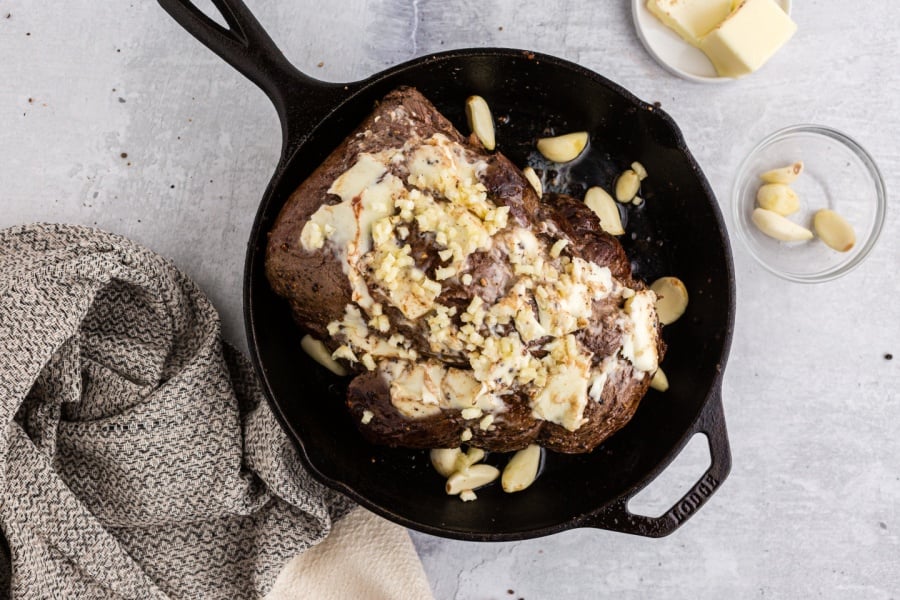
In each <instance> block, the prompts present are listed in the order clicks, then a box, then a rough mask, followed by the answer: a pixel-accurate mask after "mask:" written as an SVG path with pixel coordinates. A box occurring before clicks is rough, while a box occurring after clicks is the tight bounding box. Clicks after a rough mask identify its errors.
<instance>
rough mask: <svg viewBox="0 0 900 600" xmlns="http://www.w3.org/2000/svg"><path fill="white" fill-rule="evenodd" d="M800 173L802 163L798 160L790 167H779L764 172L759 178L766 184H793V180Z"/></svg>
mask: <svg viewBox="0 0 900 600" xmlns="http://www.w3.org/2000/svg"><path fill="white" fill-rule="evenodd" d="M802 172H803V161H802V160H798V161H797V162H795V163H794V164H792V165H788V166H786V167H779V168H777V169H772V170H771V171H766V172H765V173H763V174H761V175H760V176H759V178H760V179H762V180H763V181H765V182H766V183H793V182H794V180H795V179H797V177H799V176H800V173H802Z"/></svg>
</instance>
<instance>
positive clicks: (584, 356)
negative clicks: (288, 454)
mask: <svg viewBox="0 0 900 600" xmlns="http://www.w3.org/2000/svg"><path fill="white" fill-rule="evenodd" d="M395 117H396V118H397V119H400V118H402V115H399V114H398V115H395ZM392 118H394V117H392ZM486 168H487V165H486V163H485V162H484V161H482V160H478V159H473V158H472V157H471V156H470V154H469V153H468V151H467V150H466V149H465V148H463V146H461V145H460V144H458V143H456V142H453V141H451V140H450V139H449V138H447V137H446V136H444V135H442V134H439V133H438V134H434V135H432V136H431V137H429V138H427V139H419V138H415V137H413V138H412V139H410V140H409V141H407V142H406V144H405V145H404V146H403V147H402V148H392V149H387V150H384V151H382V152H378V153H372V154H361V155H360V156H359V158H358V160H357V162H356V163H355V164H354V165H353V166H352V167H350V169H348V170H347V171H346V172H345V173H343V174H342V175H341V176H340V177H338V178H337V179H336V180H335V182H334V183H333V185H332V186H331V188H330V189H329V192H330V193H333V194H336V195H338V196H340V198H341V202H340V203H339V204H334V205H329V206H322V207H321V208H320V209H319V210H318V211H316V213H314V214H313V215H312V216H311V217H310V220H309V221H308V222H307V224H306V225H305V226H304V228H303V231H302V233H301V240H300V241H301V245H302V247H303V248H305V249H307V250H309V251H321V250H322V249H323V248H324V249H329V248H330V249H331V251H333V252H334V253H335V255H336V257H337V258H338V259H339V260H340V261H341V264H342V267H343V269H344V273H345V274H346V275H347V278H348V280H349V282H350V286H351V289H352V291H353V300H354V302H353V303H351V304H348V305H347V306H346V307H345V314H344V317H343V318H342V319H340V320H337V321H334V322H332V323H329V325H328V332H329V334H330V335H331V336H332V337H333V338H334V339H336V340H337V341H338V342H340V343H341V346H340V347H339V348H338V349H337V351H335V353H334V354H333V356H334V357H335V358H343V359H345V360H348V361H350V362H354V363H357V362H358V363H361V364H362V365H363V366H364V367H365V368H366V369H368V370H370V371H371V370H377V371H378V372H379V373H380V374H381V375H382V376H383V377H385V379H386V381H387V383H388V386H389V388H390V393H391V402H392V403H393V405H394V406H395V407H396V408H397V410H398V411H400V412H401V413H402V414H404V415H406V416H408V417H410V418H421V417H428V416H433V415H436V414H439V413H440V411H442V410H446V409H452V410H460V411H461V412H462V416H463V418H465V419H471V420H474V419H479V421H478V425H479V426H480V428H481V429H482V430H486V429H488V428H490V427H492V426H493V424H494V423H495V420H496V419H497V418H500V414H501V413H502V412H503V410H504V409H505V404H504V397H505V396H507V395H508V394H509V393H511V392H515V391H520V390H521V391H525V392H526V394H527V396H528V397H529V398H531V401H530V402H531V409H532V414H533V415H534V416H535V417H536V418H539V419H544V420H547V421H550V422H553V423H557V424H559V425H561V426H563V427H565V428H566V429H569V430H571V431H575V430H577V429H578V428H579V427H580V426H581V425H582V424H583V422H584V420H585V419H584V409H585V407H586V405H587V402H588V401H600V399H601V395H602V392H603V388H604V386H605V384H606V382H607V381H608V380H609V379H610V377H611V375H612V373H613V372H614V371H615V370H616V369H618V368H621V367H622V366H623V365H624V364H626V362H630V363H631V365H632V366H633V367H634V368H635V369H636V370H638V371H640V372H653V371H655V370H656V367H657V362H658V360H657V357H656V353H655V352H656V345H655V344H656V338H655V336H656V322H655V314H654V312H653V309H652V302H650V304H649V305H648V304H647V301H646V300H647V299H646V298H645V297H644V295H646V294H647V292H638V293H637V294H635V292H634V290H631V289H629V288H627V287H624V286H623V285H622V284H621V283H620V282H619V281H617V280H616V279H614V278H613V277H612V274H611V273H610V270H609V268H607V267H603V266H600V265H597V264H595V263H592V262H589V261H586V260H583V259H581V258H578V257H571V256H569V255H566V254H564V253H563V251H564V250H565V248H566V247H567V246H568V244H569V243H570V240H569V239H568V238H567V237H566V236H564V235H563V234H562V233H561V232H558V231H555V228H553V226H552V224H549V225H548V227H550V228H551V229H554V231H551V232H550V233H552V234H553V236H552V243H549V242H546V241H544V239H543V238H538V237H537V236H536V235H535V233H534V232H532V231H529V230H527V229H523V228H520V227H516V226H514V225H513V224H512V223H511V222H510V220H509V207H508V206H502V205H497V204H495V203H494V202H493V201H492V200H491V199H490V198H489V197H488V193H487V189H486V187H485V185H484V184H483V183H482V181H481V178H482V177H483V175H484V172H485V171H486ZM413 231H417V232H418V234H419V235H426V236H429V237H430V239H432V240H433V244H432V246H433V250H432V251H433V252H434V253H435V256H436V257H437V258H439V259H440V261H441V262H440V264H438V265H437V266H435V267H433V270H432V271H430V272H426V271H425V270H423V269H424V267H422V266H420V263H418V262H417V260H416V257H414V256H413V249H412V248H413V242H412V240H411V235H412V232H413ZM476 252H493V253H499V254H500V255H501V256H503V257H505V259H506V260H507V261H508V262H509V264H510V265H511V266H512V272H513V273H514V275H515V277H514V279H513V281H512V282H511V283H512V285H511V286H510V287H509V289H507V290H505V291H504V295H503V296H501V297H499V298H496V299H493V301H491V302H488V301H486V300H485V298H483V297H481V296H479V295H477V294H475V295H473V296H472V297H471V300H470V301H469V304H468V306H466V307H465V308H463V309H460V310H459V311H458V309H457V308H456V307H455V306H450V305H447V304H444V303H442V302H441V294H442V293H443V291H444V286H447V285H456V284H460V283H461V284H462V285H464V286H471V285H472V284H473V283H476V282H475V281H474V277H473V275H472V273H470V272H469V271H470V270H471V269H472V265H471V264H470V257H471V256H472V255H473V254H474V253H476ZM478 283H481V285H484V284H485V283H484V282H483V281H480V282H478ZM651 294H652V292H651ZM626 298H631V299H630V300H629V302H628V303H627V304H626V305H625V307H623V308H622V309H620V310H619V313H620V314H619V315H618V320H617V321H616V322H617V327H619V328H620V330H621V331H622V333H623V340H624V345H623V348H622V349H621V352H620V353H619V354H618V355H617V356H613V357H606V358H605V359H604V360H603V361H601V362H600V364H599V365H597V366H594V365H593V363H594V361H593V356H592V354H591V352H590V351H589V350H588V349H587V348H586V347H584V346H583V345H582V344H581V342H580V341H578V338H577V337H576V335H575V334H576V333H577V332H578V331H579V330H580V329H582V328H584V327H587V326H588V325H591V320H592V318H593V303H594V302H595V301H598V300H602V301H607V302H615V303H616V304H618V305H620V306H621V305H623V304H625V299H626ZM387 305H390V306H391V307H392V308H393V309H396V310H395V312H394V313H393V314H395V315H396V312H397V311H399V317H398V318H399V319H400V321H399V322H397V323H394V324H392V322H391V319H389V318H388V315H387V314H386V310H385V307H386V306H387ZM392 325H402V327H400V328H399V329H395V328H394V327H393V326H392ZM404 330H414V331H417V332H420V333H421V335H422V337H423V338H424V342H425V346H424V347H419V346H417V345H416V343H414V342H413V340H411V339H409V338H408V337H406V336H405V335H403V334H402V333H400V332H401V331H404ZM535 350H540V352H535ZM420 352H426V353H428V354H429V355H430V356H432V357H434V358H423V357H422V356H421V355H420ZM439 358H443V359H447V358H451V359H452V361H451V362H453V363H465V364H466V365H467V366H468V368H465V369H462V368H457V367H449V366H447V364H445V363H444V362H443V361H442V360H439ZM471 436H472V432H471V430H470V429H467V430H466V431H465V432H464V434H463V437H462V438H461V439H462V440H463V441H466V439H467V438H470V437H471Z"/></svg>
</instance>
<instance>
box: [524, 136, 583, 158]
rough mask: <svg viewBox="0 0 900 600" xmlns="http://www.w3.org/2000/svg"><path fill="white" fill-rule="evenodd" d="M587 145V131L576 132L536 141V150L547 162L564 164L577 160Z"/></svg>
mask: <svg viewBox="0 0 900 600" xmlns="http://www.w3.org/2000/svg"><path fill="white" fill-rule="evenodd" d="M587 143H588V134H587V131H577V132H575V133H567V134H565V135H558V136H556V137H549V138H541V139H539V140H538V141H537V149H538V152H540V153H541V154H542V155H543V156H544V158H546V159H547V160H552V161H553V162H557V163H566V162H569V161H572V160H575V159H576V158H578V155H579V154H581V152H582V151H583V150H584V148H585V146H587Z"/></svg>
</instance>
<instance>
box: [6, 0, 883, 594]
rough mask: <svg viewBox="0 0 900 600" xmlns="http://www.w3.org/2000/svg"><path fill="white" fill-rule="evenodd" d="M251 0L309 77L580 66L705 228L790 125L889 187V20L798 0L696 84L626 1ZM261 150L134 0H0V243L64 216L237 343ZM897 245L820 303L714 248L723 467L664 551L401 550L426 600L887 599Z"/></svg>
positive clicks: (152, 6)
mask: <svg viewBox="0 0 900 600" xmlns="http://www.w3.org/2000/svg"><path fill="white" fill-rule="evenodd" d="M247 3H248V5H249V6H250V7H251V8H252V9H253V11H254V12H255V13H256V14H257V15H258V17H259V19H260V20H261V21H262V23H263V24H264V25H265V26H266V27H267V28H268V30H269V31H270V32H271V34H272V36H273V37H274V39H275V40H276V41H277V42H278V43H279V44H280V46H281V47H282V48H283V49H284V51H285V53H286V54H287V56H288V57H289V58H290V59H291V60H293V61H294V62H295V63H296V64H297V66H298V67H300V68H301V69H303V70H305V71H307V72H308V73H311V74H312V75H314V76H316V77H319V78H323V79H326V80H330V81H349V80H355V79H358V78H362V77H365V76H367V75H369V74H372V73H374V72H376V71H379V70H381V69H383V68H385V67H387V66H390V65H392V64H395V63H397V62H399V61H403V60H406V59H409V58H412V57H415V56H419V55H422V54H426V53H429V52H433V51H438V50H444V49H449V48H454V47H465V46H492V45H496V46H508V47H521V48H531V49H534V50H539V51H543V52H547V53H550V54H555V55H558V56H562V57H564V58H567V59H570V60H573V61H576V62H578V63H580V64H582V65H584V66H586V67H588V68H591V69H594V70H596V71H598V72H599V73H602V74H604V75H606V76H608V77H610V78H611V79H613V80H615V81H617V82H618V83H620V84H622V85H624V86H625V87H626V88H628V89H630V90H631V91H632V92H634V93H635V94H636V95H637V96H639V97H641V98H642V99H644V100H647V101H651V102H652V101H659V102H661V103H662V106H663V108H664V109H665V110H666V111H667V112H669V114H671V115H672V116H673V117H674V118H675V120H676V121H677V122H678V123H679V125H680V126H681V129H682V131H683V133H684V135H685V137H686V139H687V142H688V144H689V147H690V148H691V149H692V151H693V153H694V155H695V156H696V158H697V160H698V161H699V163H700V165H701V166H702V168H703V169H704V171H705V173H706V175H707V177H708V178H709V180H710V182H711V184H712V187H713V189H714V190H715V191H716V193H717V195H718V197H719V201H720V204H721V206H722V209H723V211H724V212H725V213H726V215H729V214H730V199H729V193H730V188H731V184H732V181H733V178H734V176H735V172H736V169H737V166H738V164H739V162H740V160H741V159H742V158H743V156H744V155H745V154H746V153H747V152H748V151H749V150H750V148H751V147H752V146H753V145H754V144H755V143H756V142H757V141H758V140H759V139H761V138H762V137H764V136H765V135H767V134H768V133H770V132H772V131H774V130H775V129H779V128H781V127H784V126H786V125H790V124H794V123H800V122H815V123H821V124H826V125H830V126H833V127H835V128H838V129H840V130H843V131H845V132H847V133H849V134H850V135H852V136H853V137H855V138H856V139H857V140H858V141H860V142H861V143H862V144H863V145H864V146H865V147H866V148H868V149H869V151H870V152H871V153H872V154H873V155H874V157H875V160H876V161H877V162H878V164H879V166H880V167H881V169H882V171H883V173H884V175H885V179H886V183H887V190H888V194H889V197H890V196H891V195H893V194H895V193H897V190H898V189H900V141H898V139H900V34H898V32H897V29H896V24H897V21H898V18H900V6H898V5H896V4H895V3H892V2H875V1H874V0H864V1H860V2H852V3H850V2H839V1H826V0H819V1H816V0H797V1H795V2H794V9H793V16H794V18H795V20H796V21H797V22H798V24H799V26H800V29H799V32H798V33H797V35H796V36H795V37H794V39H793V40H792V41H791V42H790V44H789V45H788V46H787V47H786V48H785V49H784V50H783V51H782V52H781V53H780V54H778V55H777V56H776V57H775V59H773V60H772V61H771V63H770V64H769V65H767V66H766V67H765V68H764V70H762V71H761V72H759V73H757V74H756V75H754V76H752V77H749V78H747V79H745V80H741V81H738V82H735V83H730V84H727V85H713V86H711V85H702V84H696V83H690V82H686V81H682V80H679V79H677V78H675V77H673V76H671V75H669V74H668V73H667V72H665V71H663V69H662V68H661V67H659V66H658V65H657V64H656V63H655V62H654V61H653V60H652V59H651V58H650V56H649V55H648V54H647V53H646V52H645V51H644V49H643V47H642V46H641V45H640V43H639V41H638V39H637V37H636V35H635V32H634V29H633V25H632V20H631V13H630V2H627V1H625V0H617V1H615V2H613V1H603V0H516V1H513V0H501V1H488V0H479V1H475V0H443V1H441V0H418V1H416V0H330V1H329V2H327V3H319V2H315V1H313V0H302V1H301V0H248V2H247ZM321 6H327V9H323V8H322V7H321ZM7 15H9V16H8V17H7ZM320 63H322V64H321V65H320ZM279 143H280V133H279V128H278V124H277V121H276V117H275V112H274V110H273V109H272V108H271V106H270V105H269V104H268V102H267V100H266V99H265V97H264V96H263V94H262V93H261V92H259V91H258V90H257V89H256V88H254V87H253V86H252V85H251V84H250V83H249V82H247V81H246V80H244V79H243V78H242V77H240V76H239V75H238V74H237V73H236V72H235V71H233V70H232V69H231V68H230V67H229V66H227V65H226V64H225V63H223V62H222V61H221V60H219V59H218V58H217V57H215V56H214V55H213V54H212V53H210V52H209V51H208V50H206V49H205V48H203V47H201V46H200V45H199V44H198V43H197V42H195V41H194V40H193V39H192V38H190V37H189V36H188V35H187V34H185V33H184V32H183V31H182V30H180V29H179V27H178V26H177V25H176V24H175V23H174V22H173V21H171V19H169V18H168V16H167V15H165V14H164V13H163V12H162V10H161V9H160V8H159V7H158V6H157V4H156V3H155V2H153V1H151V0H131V1H130V2H126V1H119V2H102V3H101V2H92V1H89V0H67V1H65V2H63V1H61V0H56V1H44V2H36V1H35V0H0V184H2V187H0V226H8V225H13V224H18V223H25V222H30V221H64V222H72V223H84V224H89V225H97V226H99V227H102V228H104V229H107V230H111V231H115V232H118V233H122V234H124V235H126V236H129V237H132V238H134V239H136V240H138V241H140V242H142V243H144V244H146V245H148V246H149V247H151V248H153V249H155V250H157V251H159V252H161V253H163V254H165V255H167V256H169V257H171V258H172V259H174V260H175V262H176V263H177V264H178V265H180V266H181V267H182V268H183V269H185V270H186V271H187V272H188V273H189V274H190V275H191V276H192V277H193V278H194V279H196V280H197V281H198V282H199V283H200V285H201V286H202V287H203V288H204V289H205V290H206V291H207V292H208V293H209V294H210V295H211V296H212V298H213V301H214V302H215V304H216V305H217V307H218V308H219V310H220V311H221V313H222V316H223V319H224V322H225V330H226V334H227V336H228V337H229V338H231V339H232V340H234V341H236V342H237V343H238V344H244V335H243V328H242V325H241V314H240V312H241V308H240V306H241V298H240V295H241V292H240V284H241V270H242V262H243V257H244V244H245V242H246V239H247V236H248V231H249V228H250V223H251V220H252V218H253V215H254V212H255V210H256V206H257V203H258V201H259V199H260V197H261V195H262V191H263V189H264V188H265V185H266V183H267V182H268V179H269V177H270V174H271V169H272V168H273V166H274V164H275V161H276V159H277V157H278V155H279V151H280V149H279ZM123 154H127V157H123ZM727 220H728V224H729V227H731V221H730V217H727ZM898 234H900V209H897V207H896V206H891V207H889V212H888V220H887V223H886V224H885V228H884V233H883V235H882V237H881V241H880V243H879V244H878V246H877V247H876V249H875V250H874V252H873V253H872V255H871V256H870V257H869V259H868V260H867V261H866V262H865V263H864V264H863V265H862V266H861V267H860V268H859V269H858V270H856V271H854V272H853V273H851V274H850V275H848V276H846V277H844V278H842V279H840V280H837V281H834V282H831V283H827V284H822V285H800V284H792V283H787V282H785V281H781V280H779V279H777V278H775V277H774V276H772V275H770V274H769V273H768V272H767V271H765V270H763V269H762V268H761V267H759V266H758V265H756V264H755V263H754V262H753V261H752V259H751V258H750V256H749V255H748V254H747V252H746V250H745V248H744V247H743V246H742V245H740V242H739V240H737V239H734V240H733V241H734V255H735V263H736V270H737V280H738V305H739V306H738V320H737V329H736V331H735V341H734V346H733V349H732V352H731V359H730V362H729V365H728V369H727V372H726V377H725V410H726V415H727V419H728V424H729V428H730V438H731V443H732V447H733V453H734V468H733V471H732V473H731V475H730V477H729V479H728V480H727V481H726V483H725V484H724V485H723V486H722V487H721V489H720V490H719V491H718V492H717V493H716V495H715V496H714V497H713V498H712V500H711V501H710V502H709V503H708V504H707V505H706V506H705V507H704V508H703V509H702V510H701V511H700V513H698V515H697V516H696V517H695V518H694V519H693V520H691V521H690V522H689V523H688V524H687V525H686V526H685V527H684V528H682V529H681V530H679V531H678V532H676V533H675V534H674V535H672V536H671V537H669V538H665V539H661V540H649V539H640V538H636V537H630V536H625V535H619V534H612V533H607V532H602V531H593V530H578V531H570V532H567V533H563V534H559V535H555V536H552V537H549V538H543V539H538V540H531V541H526V542H520V543H504V544H475V543H463V542H455V541H446V540H442V539H438V538H433V537H430V536H426V535H420V534H413V536H414V541H415V543H416V546H417V548H418V550H419V552H420V554H421V556H422V560H423V561H424V564H425V568H426V571H427V573H428V576H429V579H430V581H431V584H432V587H433V589H434V591H435V595H436V596H437V597H438V598H441V599H443V598H467V599H468V598H477V599H480V598H519V597H524V598H528V599H535V598H550V597H554V598H557V597H559V598H562V597H566V598H596V597H616V598H648V597H659V598H720V597H735V598H812V597H823V598H900V509H898V506H900V435H898V430H900V392H898V388H900V276H898V267H900V235H898ZM889 352H890V353H893V354H894V355H895V356H896V358H894V360H892V361H888V360H886V359H885V358H884V355H885V353H889ZM691 450H692V451H691V452H689V453H688V459H686V460H685V461H680V462H679V465H678V466H677V467H676V468H674V469H672V470H671V471H670V472H668V473H667V474H666V476H665V481H664V482H663V483H662V484H660V485H658V486H655V487H654V488H653V489H652V490H651V491H650V492H648V494H647V496H648V497H647V502H648V503H649V504H650V505H652V506H655V507H656V508H657V509H659V510H662V509H663V508H664V507H665V505H666V502H668V501H671V500H672V499H673V498H675V497H677V495H678V492H679V491H682V490H683V489H684V485H685V482H686V481H689V480H690V479H691V478H692V477H695V476H696V475H697V474H698V473H699V470H700V469H702V467H703V464H702V461H703V459H704V458H705V454H704V452H703V450H702V444H700V445H699V446H698V445H692V447H691ZM679 485H680V486H682V487H680V488H679V487H678V486H679ZM507 590H513V591H514V594H512V595H510V594H508V592H507Z"/></svg>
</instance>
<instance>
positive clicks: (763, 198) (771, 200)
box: [756, 183, 800, 217]
mask: <svg viewBox="0 0 900 600" xmlns="http://www.w3.org/2000/svg"><path fill="white" fill-rule="evenodd" d="M756 202H757V204H759V206H760V208H765V209H766V210H771V211H772V212H777V213H778V214H779V215H782V216H785V217H786V216H787V215H791V214H794V213H795V212H797V211H798V210H800V198H798V197H797V192H795V191H794V190H792V189H791V188H790V187H788V186H787V185H786V184H784V183H767V184H765V185H761V186H760V187H759V189H758V190H757V191H756Z"/></svg>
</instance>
